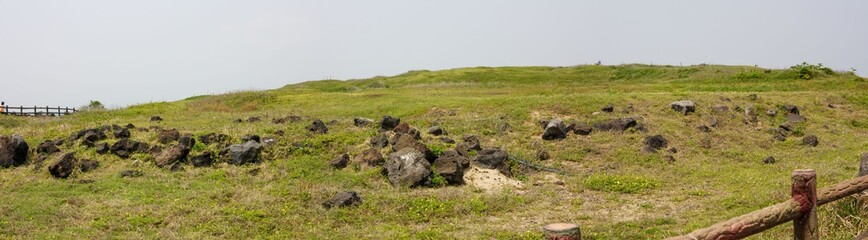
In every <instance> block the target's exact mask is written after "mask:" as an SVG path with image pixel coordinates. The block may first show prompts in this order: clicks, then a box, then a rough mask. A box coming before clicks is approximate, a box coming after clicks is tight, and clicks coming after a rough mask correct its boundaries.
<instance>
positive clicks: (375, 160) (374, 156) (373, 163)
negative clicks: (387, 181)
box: [353, 148, 386, 167]
mask: <svg viewBox="0 0 868 240" xmlns="http://www.w3.org/2000/svg"><path fill="white" fill-rule="evenodd" d="M353 162H356V163H360V164H364V165H366V166H370V167H378V166H383V164H384V163H385V162H386V159H385V158H383V154H381V153H380V150H377V149H374V148H369V149H368V150H365V151H362V153H361V154H359V155H356V157H355V158H354V159H353Z"/></svg>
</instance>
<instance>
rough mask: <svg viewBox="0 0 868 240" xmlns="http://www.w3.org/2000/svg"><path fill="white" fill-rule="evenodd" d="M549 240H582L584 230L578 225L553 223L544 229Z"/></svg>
mask: <svg viewBox="0 0 868 240" xmlns="http://www.w3.org/2000/svg"><path fill="white" fill-rule="evenodd" d="M543 233H544V234H545V238H546V239H548V240H582V230H581V229H579V225H578V224H572V223H553V224H549V225H546V226H545V227H543Z"/></svg>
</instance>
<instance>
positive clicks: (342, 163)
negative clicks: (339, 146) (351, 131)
mask: <svg viewBox="0 0 868 240" xmlns="http://www.w3.org/2000/svg"><path fill="white" fill-rule="evenodd" d="M349 162H350V155H349V154H346V153H344V154H341V155H338V156H337V157H335V158H334V159H332V160H331V161H329V165H331V166H332V167H334V168H337V169H342V168H345V167H347V163H349Z"/></svg>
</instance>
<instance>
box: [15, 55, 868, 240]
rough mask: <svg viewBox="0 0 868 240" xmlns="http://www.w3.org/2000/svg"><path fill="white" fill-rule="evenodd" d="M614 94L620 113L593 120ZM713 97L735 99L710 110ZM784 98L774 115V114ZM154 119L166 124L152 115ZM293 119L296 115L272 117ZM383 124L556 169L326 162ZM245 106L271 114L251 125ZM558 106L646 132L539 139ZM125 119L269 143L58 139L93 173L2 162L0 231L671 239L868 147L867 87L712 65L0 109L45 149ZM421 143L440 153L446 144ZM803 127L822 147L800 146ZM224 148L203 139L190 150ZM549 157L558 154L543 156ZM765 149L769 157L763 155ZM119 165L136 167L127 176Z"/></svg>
mask: <svg viewBox="0 0 868 240" xmlns="http://www.w3.org/2000/svg"><path fill="white" fill-rule="evenodd" d="M805 78H810V79H805ZM751 94H755V95H756V98H755V99H753V98H752V97H750V95H751ZM678 100H692V101H693V102H695V103H696V105H697V108H696V112H695V113H692V114H689V115H686V116H685V115H682V114H680V113H677V112H675V111H672V110H671V109H669V103H670V102H673V101H678ZM608 104H611V105H612V106H613V107H614V112H611V113H606V112H602V113H599V111H600V108H601V107H603V106H606V105H608ZM784 104H792V105H795V106H797V107H798V108H799V110H800V112H801V114H802V115H803V116H805V117H806V118H807V121H806V122H805V123H800V124H797V125H796V129H795V130H794V131H793V133H792V134H791V135H790V136H788V137H787V138H786V140H785V141H775V140H773V139H772V137H773V136H774V129H776V128H777V126H778V125H779V124H782V123H784V122H785V121H786V118H785V117H784V116H783V113H782V112H783V110H781V107H782V106H783V105H784ZM716 105H724V106H727V107H728V108H729V110H728V111H724V112H716V111H714V110H713V109H712V107H713V106H716ZM748 107H750V108H751V109H754V110H755V111H756V112H757V113H758V115H757V122H756V123H752V122H746V121H745V119H746V116H745V114H744V109H745V108H748ZM773 109H774V110H777V111H778V112H779V113H778V114H777V115H776V116H768V115H766V114H765V113H766V111H767V110H773ZM595 112H598V113H595ZM154 115H159V116H161V117H162V118H163V119H164V121H160V122H151V121H149V118H150V117H151V116H154ZM290 115H297V116H302V117H303V119H304V121H300V122H295V123H284V124H275V123H272V122H271V119H274V118H280V117H285V116H290ZM384 115H390V116H394V117H398V118H400V119H401V121H402V122H408V123H410V125H411V126H413V127H415V128H418V129H420V130H422V131H423V132H424V130H426V129H428V127H430V126H434V125H439V126H442V127H443V129H445V130H446V131H448V133H449V137H451V138H454V139H456V140H459V141H460V139H461V136H463V135H471V134H472V135H476V136H478V137H479V138H480V140H481V143H482V146H483V147H485V148H495V147H496V148H501V149H504V150H506V151H507V152H508V153H509V155H510V156H512V157H513V158H514V159H521V160H525V161H528V162H531V163H533V164H535V165H541V166H547V167H551V168H555V169H559V170H562V171H563V172H564V173H565V174H555V173H550V172H545V171H536V170H533V169H531V168H528V167H526V165H524V164H518V163H515V162H513V169H512V170H513V173H514V176H513V178H514V179H517V180H519V181H520V182H521V183H522V186H521V187H518V188H512V187H507V188H504V189H503V190H500V191H485V190H481V189H478V188H475V187H472V186H438V187H422V188H413V189H400V188H393V187H392V186H391V185H390V184H389V181H388V180H387V179H386V177H384V176H382V175H381V174H380V170H379V169H367V168H359V167H353V166H351V167H348V168H345V169H340V170H336V169H333V168H332V167H330V166H329V165H328V162H329V160H331V159H332V158H334V157H335V156H337V155H338V154H341V153H349V154H350V155H353V156H354V155H356V154H359V153H360V152H361V151H363V150H365V149H367V144H366V141H367V140H368V139H369V138H371V137H372V136H375V135H377V134H378V133H377V127H375V126H374V127H368V128H360V127H355V126H353V117H357V116H358V117H366V118H371V119H377V120H378V119H380V118H382V117H383V116H384ZM250 117H260V118H261V119H262V121H260V122H254V123H249V122H247V121H243V120H246V119H248V118H250ZM553 117H559V118H562V119H564V120H565V121H567V122H577V123H588V124H593V123H597V122H601V121H605V120H610V119H615V118H619V117H635V118H636V119H638V121H639V123H641V124H642V125H643V126H644V128H645V129H647V131H640V130H636V129H631V130H628V131H625V132H606V131H598V130H594V132H592V133H591V134H590V135H587V136H579V135H573V134H570V135H569V136H568V137H567V138H566V139H564V140H559V141H544V140H542V139H541V138H540V135H541V134H542V132H543V129H542V128H541V127H540V126H539V121H540V120H547V119H550V118H553ZM712 118H714V119H716V120H717V122H718V123H717V126H716V127H712V128H711V131H709V132H703V131H700V130H699V129H698V127H699V126H702V125H709V124H710V122H711V121H712V120H711V119H712ZM236 119H242V122H236V121H235V120H236ZM312 119H322V120H323V121H324V122H331V123H330V124H329V125H328V128H329V132H328V133H327V134H313V133H310V132H309V131H307V130H305V127H306V126H307V125H308V124H310V120H312ZM332 120H334V122H332ZM128 123H131V124H133V125H135V126H137V127H138V128H149V127H152V126H159V127H161V128H166V129H171V128H175V129H178V130H179V131H180V132H182V133H192V134H194V135H204V134H207V133H223V134H227V135H229V136H231V138H232V139H233V141H234V142H240V141H239V140H238V139H240V138H241V137H242V136H243V135H246V134H258V135H261V136H263V137H273V138H275V140H276V141H275V143H274V144H273V145H272V146H269V147H267V148H266V150H265V152H264V153H263V158H264V159H265V161H264V162H262V163H259V164H251V165H244V166H235V165H229V164H226V163H219V164H216V165H214V166H213V167H206V168H195V167H193V166H190V165H184V168H185V170H183V171H177V172H173V171H170V170H169V169H165V168H158V167H156V166H155V165H154V164H152V163H151V161H152V158H153V157H152V156H150V155H148V154H134V155H133V156H132V157H131V158H130V159H121V158H118V157H116V156H114V155H111V154H107V155H101V154H97V153H96V152H95V150H94V149H93V148H87V147H85V146H82V145H81V144H79V143H67V144H64V145H62V146H60V148H61V150H62V151H63V152H75V153H76V156H78V157H79V158H82V159H93V160H97V161H99V162H100V166H99V168H98V169H97V170H95V171H91V172H86V173H83V172H75V173H73V175H72V176H71V177H69V178H68V179H56V178H53V177H52V176H51V175H50V174H49V173H48V171H47V170H46V168H47V167H46V166H47V165H49V164H50V163H51V162H52V161H55V159H57V158H58V156H59V155H58V154H55V155H54V156H52V157H50V158H49V159H48V160H47V161H46V162H45V163H44V164H41V165H40V164H36V163H31V164H28V165H24V166H21V167H16V168H8V169H0V238H161V239H166V238H168V239H171V238H290V239H329V238H341V239H344V238H364V239H389V238H398V239H404V238H430V239H448V238H469V239H488V238H492V237H493V238H498V239H513V238H527V239H538V238H539V237H540V236H541V235H540V228H541V226H543V225H545V224H547V223H553V222H573V223H579V224H580V225H581V226H582V232H583V233H584V234H583V235H584V236H585V237H586V238H587V239H653V238H664V237H667V236H675V235H680V234H686V233H688V232H690V231H692V230H694V229H697V228H702V227H706V226H709V225H711V224H713V223H716V222H719V221H723V220H726V219H729V218H731V217H734V216H738V215H741V214H744V213H747V212H750V211H753V210H756V209H760V208H762V207H765V206H768V205H772V204H774V203H777V202H780V201H783V200H785V199H787V198H789V194H790V193H789V186H790V173H791V171H792V170H794V169H800V168H812V169H816V170H817V173H818V184H817V185H818V187H824V186H827V185H829V184H832V183H835V182H838V181H841V180H844V179H847V178H851V177H853V176H854V175H855V173H856V171H857V163H858V157H859V155H860V154H862V153H863V152H868V141H866V139H868V81H866V79H864V78H861V77H858V76H856V75H853V74H851V73H835V72H826V73H823V72H817V73H813V74H812V75H810V76H809V77H805V75H804V74H800V72H799V71H796V70H793V69H785V70H769V69H761V68H757V67H748V66H717V65H697V66H688V67H673V66H648V65H620V66H575V67H497V68H491V67H476V68H461V69H452V70H443V71H424V70H423V71H410V72H407V73H405V74H401V75H398V76H392V77H373V78H369V79H360V80H349V81H334V80H330V81H313V82H305V83H300V84H293V85H288V86H285V87H283V88H280V89H274V90H268V91H259V92H237V93H229V94H223V95H214V96H196V97H191V98H188V99H185V100H181V101H177V102H161V103H150V104H143V105H137V106H131V107H128V108H125V109H120V110H112V111H93V112H85V113H81V114H76V115H73V116H67V117H60V118H57V117H51V118H23V117H12V116H0V126H2V128H0V134H2V135H11V134H13V133H15V134H19V135H22V136H24V137H25V138H26V140H27V141H28V142H29V143H30V145H31V148H34V147H35V146H37V145H38V144H39V143H41V142H43V141H45V140H54V139H65V138H67V137H68V136H69V135H70V134H72V133H74V132H77V131H79V130H81V129H85V128H94V127H99V126H102V125H111V124H118V125H125V124H128ZM280 131H282V132H284V133H285V134H284V135H282V136H280V135H279V134H278V133H279V132H280ZM656 134H660V135H662V136H663V137H665V138H666V139H667V140H668V142H669V143H668V146H669V147H675V148H677V153H670V152H668V151H661V152H659V153H652V154H646V153H642V152H641V151H640V149H641V148H642V145H643V140H644V138H645V137H646V136H650V135H656ZM422 135H423V136H422V138H423V139H422V142H423V143H425V144H426V145H428V147H429V148H431V149H432V150H434V151H435V152H442V151H443V150H447V149H451V148H454V147H455V145H454V144H448V143H444V142H443V141H441V140H440V139H439V138H438V137H434V136H430V135H427V134H422ZM804 135H816V136H817V137H818V138H819V142H820V144H819V145H818V146H816V147H810V146H805V145H802V136H804ZM132 139H135V140H138V141H142V142H147V143H150V144H153V145H158V144H157V143H156V139H157V136H156V133H155V132H154V131H149V132H144V131H132ZM115 141H117V140H116V139H113V138H109V139H108V140H106V142H108V143H109V144H111V143H113V142H115ZM218 148H219V147H217V146H213V145H212V146H204V145H198V146H197V147H194V148H193V152H192V153H191V155H193V154H198V153H201V152H205V151H219V150H220V149H218ZM540 150H544V151H547V152H548V153H549V154H550V155H551V159H549V160H539V159H537V157H536V156H537V152H538V151H540ZM767 156H773V157H774V158H775V159H776V160H777V161H776V163H774V164H764V163H763V159H764V158H766V157H767ZM669 157H671V158H669ZM30 159H31V161H34V160H35V159H37V156H36V153H35V152H34V153H31V157H30ZM667 159H669V160H670V161H667ZM672 159H674V161H671V160H672ZM123 170H139V171H141V172H142V173H143V176H141V177H135V178H124V177H121V176H120V175H119V173H120V172H121V171H123ZM343 190H355V191H357V192H359V194H360V195H361V197H362V199H363V203H362V205H360V206H358V207H350V208H337V209H330V210H327V209H325V208H323V207H322V206H321V204H322V203H323V202H324V201H326V200H328V199H329V198H331V197H332V196H333V195H334V194H335V193H337V192H339V191H343ZM866 215H868V212H865V211H861V212H860V211H859V210H858V208H857V206H855V205H854V204H853V203H852V202H847V201H841V203H835V204H830V205H829V206H823V207H822V208H821V209H820V211H819V217H820V223H821V224H820V229H821V231H822V233H821V237H823V238H825V239H850V238H852V237H853V236H854V235H855V234H857V233H858V232H859V231H860V230H864V229H868V222H866V219H868V218H866ZM791 231H792V230H791V228H790V227H788V226H782V227H778V228H775V229H772V230H770V231H768V232H766V233H763V234H762V235H759V237H758V238H760V239H784V238H790V236H791Z"/></svg>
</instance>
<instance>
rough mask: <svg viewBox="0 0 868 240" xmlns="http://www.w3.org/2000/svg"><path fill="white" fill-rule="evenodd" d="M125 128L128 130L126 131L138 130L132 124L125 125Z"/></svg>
mask: <svg viewBox="0 0 868 240" xmlns="http://www.w3.org/2000/svg"><path fill="white" fill-rule="evenodd" d="M124 128H126V129H136V125H133V124H132V123H127V125H124Z"/></svg>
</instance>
